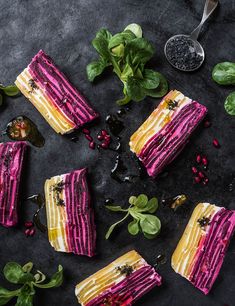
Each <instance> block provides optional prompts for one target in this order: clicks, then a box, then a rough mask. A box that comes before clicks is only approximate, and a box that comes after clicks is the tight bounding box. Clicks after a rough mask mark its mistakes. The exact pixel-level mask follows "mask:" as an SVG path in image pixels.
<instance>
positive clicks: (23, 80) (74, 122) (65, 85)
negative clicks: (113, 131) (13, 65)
mask: <svg viewBox="0 0 235 306" xmlns="http://www.w3.org/2000/svg"><path fill="white" fill-rule="evenodd" d="M15 84H16V85H17V87H18V88H19V90H20V91H21V92H22V93H23V94H24V96H25V97H26V98H28V99H29V101H30V102H31V103H32V104H33V105H34V106H35V107H36V108H37V110H38V111H39V112H40V113H41V115H42V116H43V117H44V118H45V119H46V121H47V122H48V123H49V124H50V125H51V127H52V128H53V129H54V130H55V131H56V132H57V133H60V134H66V133H70V132H72V131H73V130H74V129H77V128H79V127H81V126H83V125H84V124H85V123H88V122H90V121H92V120H93V119H95V118H96V117H98V114H97V113H96V112H95V111H94V110H93V109H92V108H91V106H90V105H89V104H88V102H87V101H86V100H85V98H84V97H83V96H82V94H81V93H80V92H79V91H78V90H77V89H76V88H75V87H74V86H73V85H72V84H71V83H70V81H69V80H68V79H67V77H66V76H65V75H64V74H63V73H62V72H61V71H60V70H59V69H58V68H57V66H56V65H55V64H54V62H53V61H52V59H51V58H50V57H49V56H48V55H47V54H46V53H45V52H44V51H43V50H40V51H39V52H38V53H37V54H36V55H35V56H34V58H33V59H32V61H31V63H30V64H29V65H28V67H27V68H26V69H24V71H23V72H22V73H21V74H20V75H19V76H18V77H17V79H16V81H15Z"/></svg>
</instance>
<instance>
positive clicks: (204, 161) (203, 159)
mask: <svg viewBox="0 0 235 306" xmlns="http://www.w3.org/2000/svg"><path fill="white" fill-rule="evenodd" d="M202 164H203V165H204V166H207V165H208V160H207V158H206V157H205V156H203V157H202Z"/></svg>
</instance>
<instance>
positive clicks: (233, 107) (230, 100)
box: [224, 91, 235, 116]
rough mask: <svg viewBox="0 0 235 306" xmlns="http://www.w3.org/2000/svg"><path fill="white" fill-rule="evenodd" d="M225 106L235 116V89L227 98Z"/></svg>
mask: <svg viewBox="0 0 235 306" xmlns="http://www.w3.org/2000/svg"><path fill="white" fill-rule="evenodd" d="M224 108H225V110H226V112H227V113H228V114H229V115H232V116H235V91H234V92H232V93H231V94H230V95H228V97H227V98H226V100H225V103H224Z"/></svg>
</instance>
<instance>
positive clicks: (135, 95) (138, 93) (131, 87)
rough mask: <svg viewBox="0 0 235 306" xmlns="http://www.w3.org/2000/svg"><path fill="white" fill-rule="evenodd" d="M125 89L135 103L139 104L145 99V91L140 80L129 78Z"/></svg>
mask: <svg viewBox="0 0 235 306" xmlns="http://www.w3.org/2000/svg"><path fill="white" fill-rule="evenodd" d="M125 87H126V92H127V96H129V97H131V99H132V100H134V101H135V102H139V101H141V100H143V99H144V98H145V90H144V88H143V87H142V86H141V83H140V81H139V79H136V78H134V77H128V79H127V82H126V84H125Z"/></svg>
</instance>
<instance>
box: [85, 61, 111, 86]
mask: <svg viewBox="0 0 235 306" xmlns="http://www.w3.org/2000/svg"><path fill="white" fill-rule="evenodd" d="M107 66H108V64H107V62H106V61H105V60H103V59H99V60H98V61H94V62H91V63H90V64H88V65H87V67H86V72H87V77H88V80H89V81H90V82H93V81H94V79H95V78H96V77H97V76H98V75H100V74H101V73H102V72H103V71H104V69H105V68H106V67H107Z"/></svg>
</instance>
